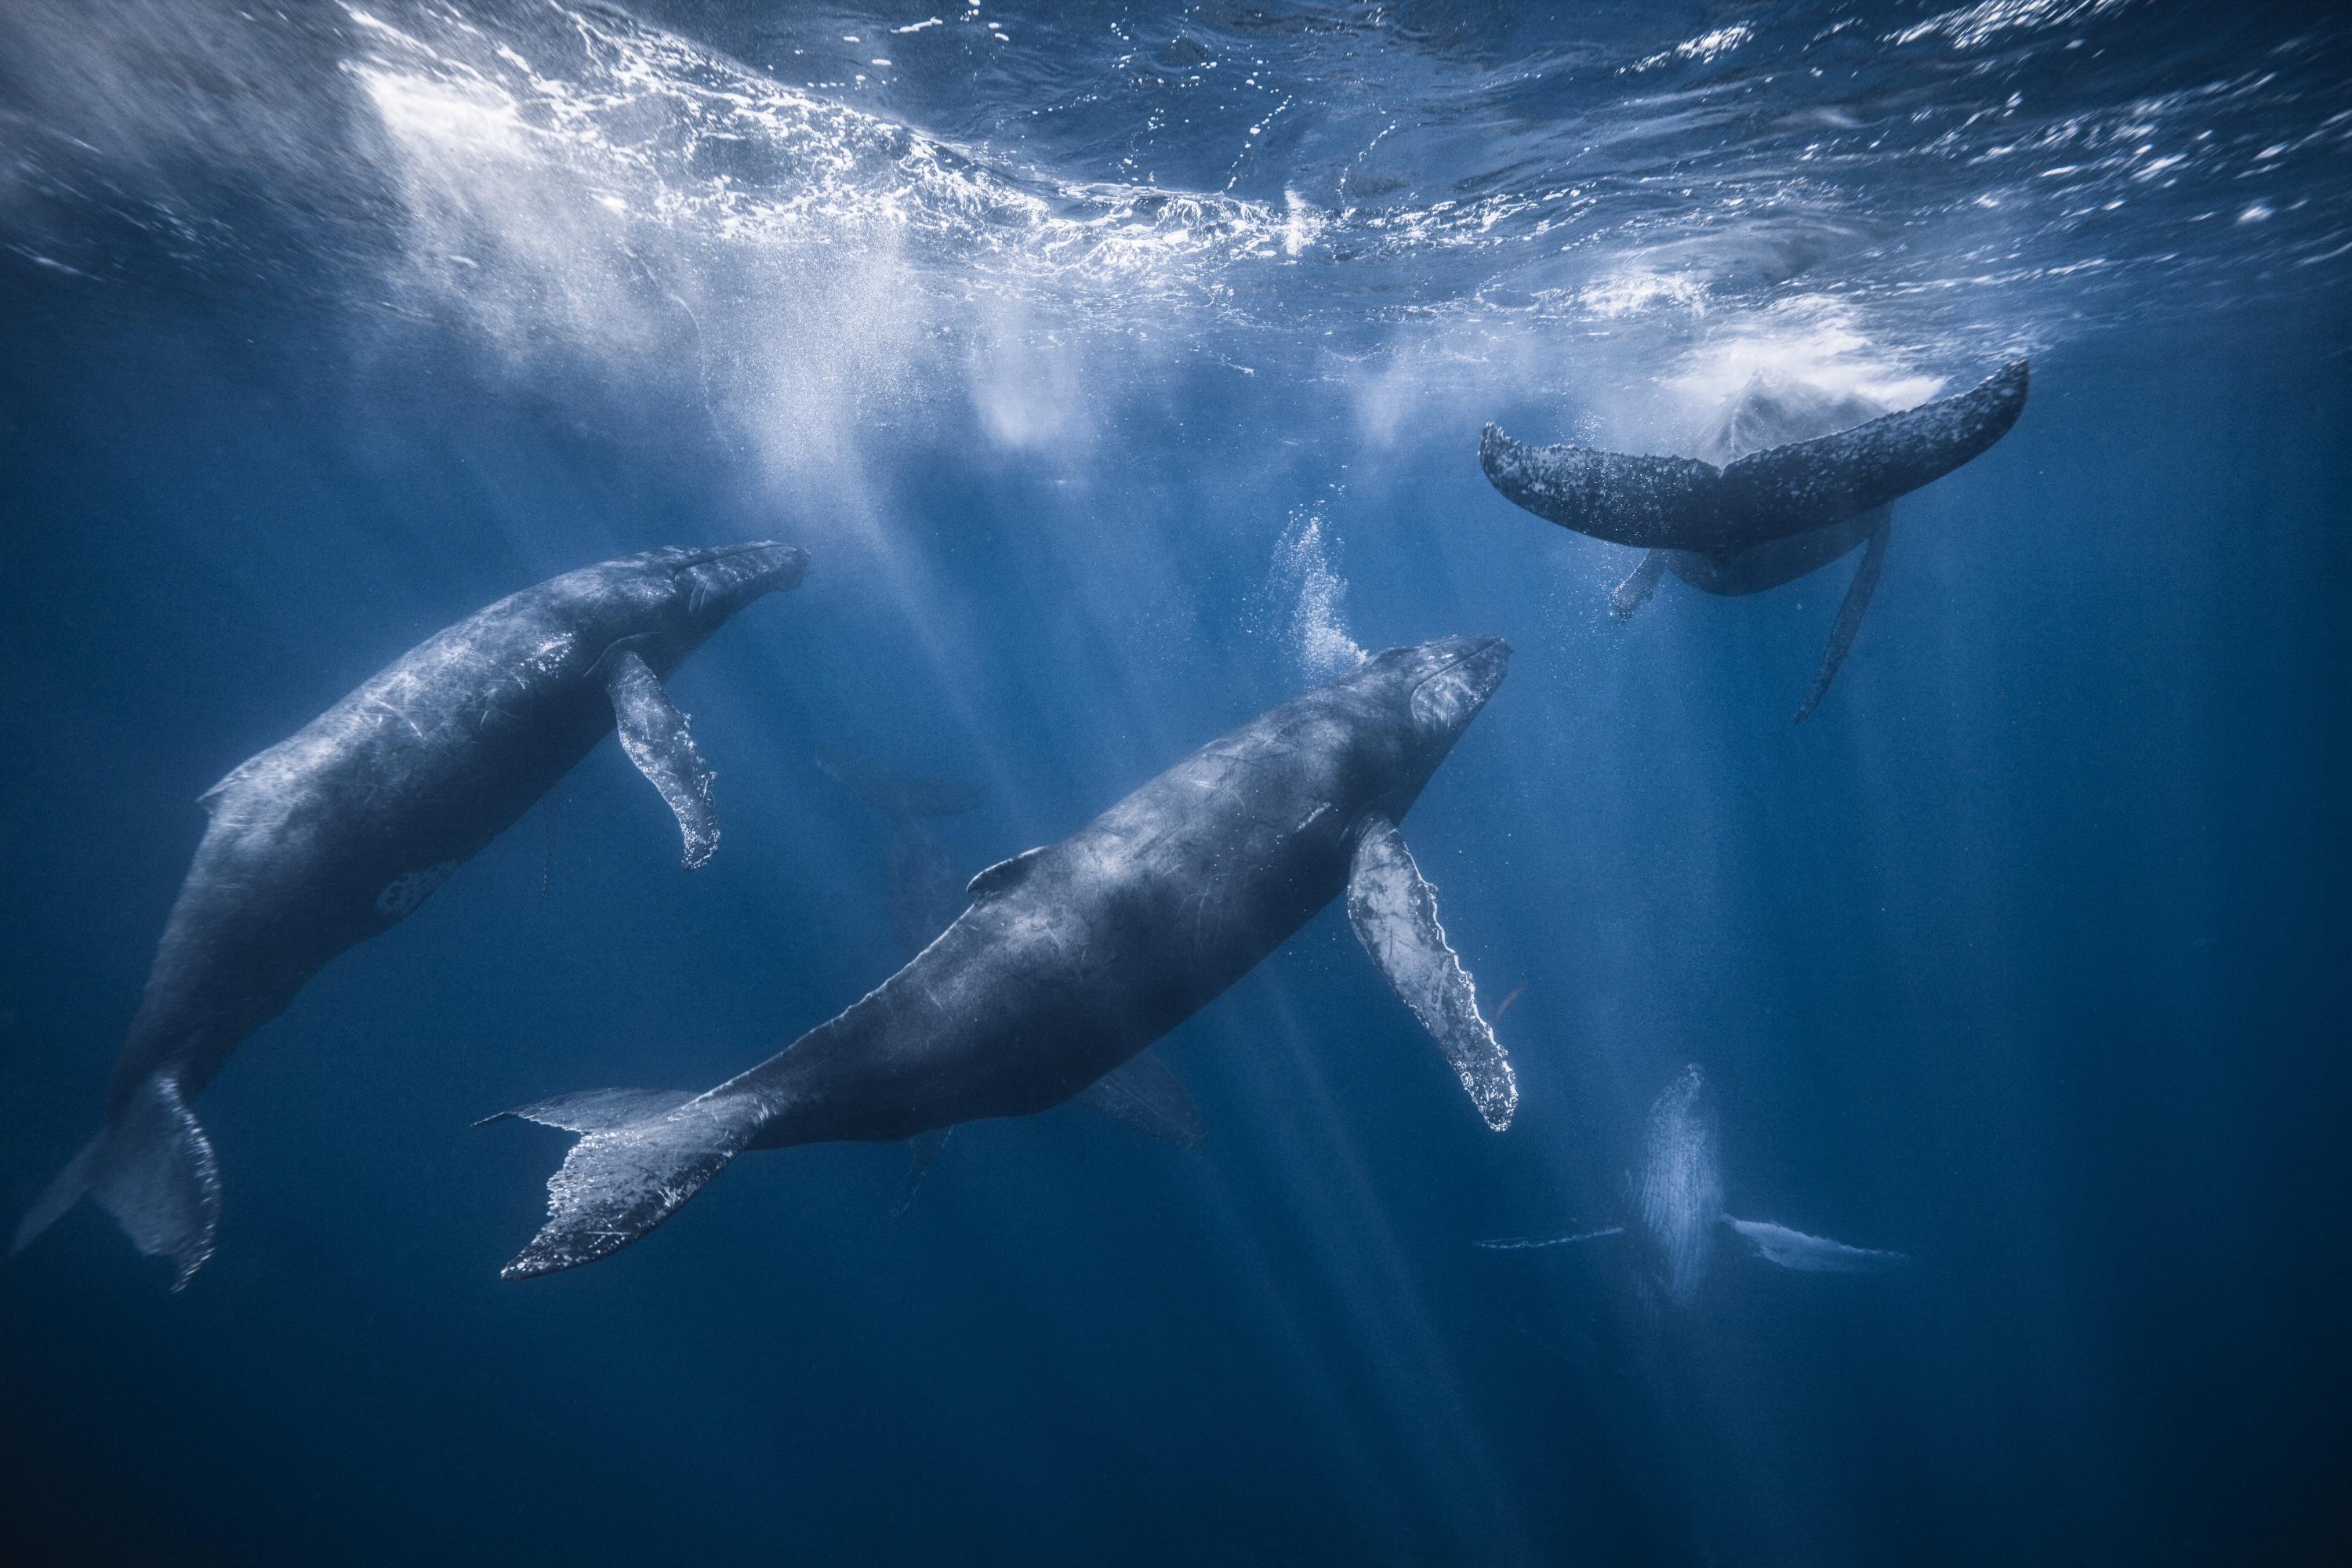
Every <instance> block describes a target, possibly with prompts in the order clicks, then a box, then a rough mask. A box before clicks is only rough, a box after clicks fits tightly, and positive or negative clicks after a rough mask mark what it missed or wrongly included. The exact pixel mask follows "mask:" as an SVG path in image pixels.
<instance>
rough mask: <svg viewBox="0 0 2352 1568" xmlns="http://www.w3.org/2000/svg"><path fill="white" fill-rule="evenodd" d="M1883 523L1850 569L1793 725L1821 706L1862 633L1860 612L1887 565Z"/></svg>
mask: <svg viewBox="0 0 2352 1568" xmlns="http://www.w3.org/2000/svg"><path fill="white" fill-rule="evenodd" d="M1886 535H1887V526H1886V521H1885V519H1884V518H1881V519H1880V520H1879V523H1878V526H1877V527H1876V528H1874V529H1872V530H1871V531H1870V542H1868V543H1867V544H1865V545H1864V547H1863V552H1862V563H1861V564H1859V565H1857V566H1856V567H1855V568H1854V569H1853V581H1852V582H1850V583H1848V584H1846V585H1845V598H1844V600H1843V602H1842V603H1841V604H1840V605H1838V618H1837V625H1836V626H1832V627H1831V628H1830V644H1829V647H1826V648H1824V649H1822V667H1821V668H1819V669H1817V670H1815V671H1814V672H1813V684H1812V687H1811V689H1810V690H1808V691H1807V692H1806V693H1805V700H1804V702H1803V704H1802V705H1801V706H1800V707H1799V708H1798V710H1797V717H1796V720H1795V722H1797V723H1800V724H1801V723H1803V722H1804V721H1806V720H1808V719H1810V718H1811V717H1812V716H1813V710H1814V709H1816V708H1818V707H1820V706H1821V705H1822V698H1824V697H1826V696H1828V695H1829V692H1830V682H1831V681H1832V680H1834V679H1837V672H1838V666H1840V665H1842V664H1843V663H1844V662H1845V656H1846V654H1847V652H1848V651H1849V650H1851V649H1852V648H1853V635H1854V633H1856V632H1858V631H1860V630H1862V616H1863V612H1864V611H1865V610H1867V609H1869V608H1870V595H1872V594H1874V593H1875V592H1877V589H1878V574H1879V572H1880V571H1881V569H1883V568H1884V567H1885V564H1886Z"/></svg>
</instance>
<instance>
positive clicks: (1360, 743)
mask: <svg viewBox="0 0 2352 1568" xmlns="http://www.w3.org/2000/svg"><path fill="white" fill-rule="evenodd" d="M1510 662H1511V645H1510V644H1508V643H1507V642H1505V641H1504V640H1503V639H1502V638H1501V637H1440V638H1438V639H1437V640H1436V641H1435V642H1425V643H1417V644H1414V645H1413V646H1412V647H1392V648H1390V649H1388V650H1386V651H1385V652H1382V653H1376V654H1374V655H1372V656H1371V657H1370V658H1367V659H1366V660H1364V661H1363V663H1361V664H1360V665H1358V666H1357V667H1356V668H1354V669H1352V670H1350V671H1349V672H1348V673H1347V674H1346V675H1343V676H1341V677H1340V678H1339V679H1337V680H1335V681H1333V682H1331V684H1330V685H1328V686H1327V687H1325V688H1323V689H1322V692H1321V693H1320V694H1319V700H1321V701H1323V702H1326V703H1329V704H1335V705H1336V706H1337V709H1338V710H1339V711H1342V712H1344V713H1346V714H1347V715H1348V724H1347V727H1348V730H1349V733H1350V734H1351V735H1352V736H1353V737H1354V745H1355V747H1356V750H1357V765H1358V766H1360V767H1361V768H1362V769H1363V770H1365V772H1364V773H1363V775H1362V776H1363V777H1365V779H1366V781H1367V783H1368V784H1370V785H1371V788H1372V792H1373V794H1374V795H1375V796H1376V799H1377V804H1378V805H1379V806H1380V808H1381V809H1382V810H1386V811H1389V812H1392V813H1394V812H1402V810H1403V809H1404V808H1405V807H1406V806H1407V805H1411V804H1412V800H1413V798H1414V797H1415V796H1417V795H1419V794H1420V793H1421V789H1422V786H1423V784H1427V783H1428V782H1429V778H1430V775H1431V774H1432V773H1435V772H1436V771H1437V765H1438V764H1439V763H1442V762H1444V760H1445V757H1446V753H1447V752H1451V751H1453V749H1454V742H1456V741H1458V740H1460V739H1461V738H1462V732H1463V731H1465V730H1466V729H1468V728H1469V727H1470V721H1472V720H1473V719H1475V718H1476V717H1477V716H1478V712H1479V710H1481V709H1482V708H1484V707H1486V700H1487V699H1488V698H1489V697H1492V696H1493V695H1494V694H1495V689H1496V687H1498V686H1500V685H1502V684H1503V674H1504V671H1505V670H1506V669H1507V668H1509V665H1510Z"/></svg>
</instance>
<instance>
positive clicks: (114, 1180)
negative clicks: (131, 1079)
mask: <svg viewBox="0 0 2352 1568" xmlns="http://www.w3.org/2000/svg"><path fill="white" fill-rule="evenodd" d="M85 1197H88V1198H91V1199H94V1200H96V1202H97V1204H98V1205H99V1207H100V1208H102V1209H104V1210H105V1211H106V1212H107V1213H109V1214H110V1215H113V1216H114V1219H115V1223H116V1224H118V1225H120V1226H122V1230H123V1234H124V1235H126V1236H128V1237H131V1245H132V1246H133V1247H137V1248H138V1249H139V1250H140V1251H141V1252H142V1253H144V1254H145V1255H147V1256H148V1257H150V1258H170V1259H171V1260H172V1266H173V1276H172V1289H174V1290H179V1289H184V1288H185V1287H186V1285H187V1283H188V1281H189V1280H190V1279H194V1278H195V1274H196V1270H197V1269H199V1268H203V1267H204V1266H205V1259H206V1258H210V1257H211V1256H212V1255H213V1242H214V1238H215V1237H216V1236H217V1235H218V1234H219V1231H220V1166H219V1164H218V1163H216V1162H215V1160H214V1158H213V1146H212V1142H211V1141H210V1140H209V1139H207V1138H205V1130H204V1129H203V1128H202V1127H201V1126H199V1125H197V1122H196V1117H195V1113H194V1111H192V1110H189V1109H188V1102H187V1100H186V1098H185V1097H184V1095H182V1093H181V1092H180V1086H179V1084H178V1083H177V1082H175V1081H173V1079H168V1078H152V1079H148V1080H147V1081H146V1082H145V1083H143V1084H142V1085H140V1087H139V1091H138V1092H137V1093H136V1094H134V1095H133V1096H132V1097H131V1100H130V1101H129V1102H128V1103H126V1104H125V1105H124V1106H123V1107H122V1109H121V1111H120V1112H119V1113H117V1114H116V1116H115V1117H114V1119H113V1120H112V1121H110V1122H109V1123H108V1124H107V1127H106V1130H105V1131H102V1132H100V1134H99V1135H98V1136H97V1137H95V1138H93V1139H91V1140H90V1141H89V1142H88V1143H86V1144H84V1145H83V1146H82V1150H81V1152H80V1153H79V1154H76V1155H75V1156H74V1157H73V1158H72V1160H70V1161H68V1163H67V1164H66V1168H65V1169H64V1170H63V1171H60V1172H59V1173H58V1177H57V1180H55V1181H53V1182H51V1183H50V1184H49V1185H48V1188H47V1191H45V1192H43V1193H42V1194H41V1195H40V1197H39V1198H38V1199H37V1201H36V1202H35V1203H34V1205H33V1206H32V1208H31V1210H30V1211H29V1212H27V1213H26V1215H25V1217H24V1219H23V1220H22V1221H21V1222H20V1223H19V1224H18V1225H17V1226H16V1236H15V1237H13V1238H11V1240H10V1241H9V1244H8V1254H9V1256H10V1257H12V1258H13V1257H15V1256H16V1254H17V1253H19V1252H22V1251H24V1250H25V1248H26V1247H30V1246H31V1245H32V1244H33V1242H34V1241H35V1240H36V1239H37V1237H39V1236H40V1234H41V1233H42V1232H43V1231H45V1230H47V1229H48V1228H49V1226H52V1225H55V1224H56V1223H57V1222H58V1220H59V1219H61V1218H63V1217H64V1215H66V1213H67V1212H68V1210H70V1209H71V1208H72V1207H73V1206H74V1205H76V1204H78V1203H79V1202H80V1201H81V1200H82V1199H83V1198H85Z"/></svg>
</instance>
